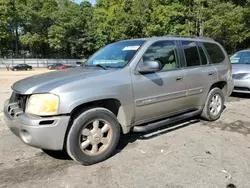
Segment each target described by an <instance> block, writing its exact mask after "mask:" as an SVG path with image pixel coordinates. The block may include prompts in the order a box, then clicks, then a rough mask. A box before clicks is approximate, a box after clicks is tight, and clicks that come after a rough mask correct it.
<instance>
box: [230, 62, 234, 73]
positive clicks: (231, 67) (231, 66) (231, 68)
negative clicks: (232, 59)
mask: <svg viewBox="0 0 250 188" xmlns="http://www.w3.org/2000/svg"><path fill="white" fill-rule="evenodd" d="M230 71H231V72H232V71H233V65H232V63H230Z"/></svg>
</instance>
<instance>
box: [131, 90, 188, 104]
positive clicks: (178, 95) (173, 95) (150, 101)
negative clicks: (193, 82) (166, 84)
mask: <svg viewBox="0 0 250 188" xmlns="http://www.w3.org/2000/svg"><path fill="white" fill-rule="evenodd" d="M182 97H186V90H183V91H178V92H173V93H168V94H164V95H156V96H153V97H148V98H142V99H138V100H135V105H136V107H141V106H146V105H150V104H155V103H159V102H163V101H168V100H172V99H177V98H182Z"/></svg>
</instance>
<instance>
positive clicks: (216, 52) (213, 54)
mask: <svg viewBox="0 0 250 188" xmlns="http://www.w3.org/2000/svg"><path fill="white" fill-rule="evenodd" d="M203 45H204V47H205V49H206V50H207V53H208V55H209V56H210V59H211V61H212V64H216V63H221V62H223V61H224V59H225V55H224V53H223V51H222V50H221V48H220V47H219V46H218V45H217V44H214V43H208V42H203Z"/></svg>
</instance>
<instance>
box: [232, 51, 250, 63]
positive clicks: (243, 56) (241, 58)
mask: <svg viewBox="0 0 250 188" xmlns="http://www.w3.org/2000/svg"><path fill="white" fill-rule="evenodd" d="M230 60H231V63H233V64H236V63H241V64H250V52H238V53H236V54H234V55H233V56H232V57H231V58H230Z"/></svg>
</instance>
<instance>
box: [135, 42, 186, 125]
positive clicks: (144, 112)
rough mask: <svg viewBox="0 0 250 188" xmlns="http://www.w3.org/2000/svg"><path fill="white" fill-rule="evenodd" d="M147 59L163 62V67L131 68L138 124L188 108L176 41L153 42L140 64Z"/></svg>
mask: <svg viewBox="0 0 250 188" xmlns="http://www.w3.org/2000/svg"><path fill="white" fill-rule="evenodd" d="M147 60H153V61H158V62H160V63H161V64H162V70H161V71H159V72H156V73H149V74H140V73H137V74H136V73H134V72H132V80H133V88H134V99H135V109H136V118H135V121H136V124H139V123H143V122H147V121H150V120H155V119H159V118H161V117H165V116H168V115H173V114H175V113H177V112H180V111H181V110H183V109H184V108H185V104H184V102H185V96H186V88H185V83H184V74H183V70H182V68H181V64H180V58H179V55H178V50H177V45H176V42H175V41H170V40H166V41H158V42H155V43H153V44H152V45H151V46H150V47H149V48H148V49H147V50H146V52H145V53H144V55H143V56H142V59H141V61H140V62H139V65H138V66H141V65H142V64H143V61H147Z"/></svg>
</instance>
